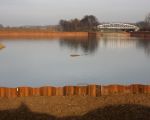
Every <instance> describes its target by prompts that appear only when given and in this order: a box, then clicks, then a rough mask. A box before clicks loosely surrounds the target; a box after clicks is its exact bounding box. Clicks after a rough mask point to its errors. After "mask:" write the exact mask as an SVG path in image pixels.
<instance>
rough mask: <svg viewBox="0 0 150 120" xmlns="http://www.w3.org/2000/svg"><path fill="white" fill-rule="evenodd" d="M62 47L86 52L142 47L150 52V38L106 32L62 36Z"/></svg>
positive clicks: (147, 52) (146, 51)
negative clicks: (99, 49) (87, 35)
mask: <svg viewBox="0 0 150 120" xmlns="http://www.w3.org/2000/svg"><path fill="white" fill-rule="evenodd" d="M59 43H60V46H61V47H69V48H71V49H73V50H78V49H82V50H83V51H84V52H85V53H90V54H92V53H95V52H96V51H97V50H98V48H109V49H112V48H142V49H144V51H145V53H146V54H148V55H149V54H150V40H149V39H145V38H141V37H131V36H130V35H129V34H127V33H104V34H99V35H97V36H95V37H94V36H91V37H76V38H74V37H73V38H72V37H69V38H68V37H67V38H60V41H59Z"/></svg>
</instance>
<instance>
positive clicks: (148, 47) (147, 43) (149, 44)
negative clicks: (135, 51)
mask: <svg viewBox="0 0 150 120" xmlns="http://www.w3.org/2000/svg"><path fill="white" fill-rule="evenodd" d="M136 39H137V47H138V48H142V49H144V50H145V54H147V55H148V56H150V39H142V38H136Z"/></svg>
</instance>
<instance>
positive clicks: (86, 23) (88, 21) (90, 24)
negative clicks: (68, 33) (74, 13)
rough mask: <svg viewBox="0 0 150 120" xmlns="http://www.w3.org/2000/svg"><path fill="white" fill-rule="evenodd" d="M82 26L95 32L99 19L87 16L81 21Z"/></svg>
mask: <svg viewBox="0 0 150 120" xmlns="http://www.w3.org/2000/svg"><path fill="white" fill-rule="evenodd" d="M80 23H81V26H82V27H83V28H84V29H87V30H93V29H94V28H95V27H96V26H97V25H98V24H99V22H98V19H97V18H96V17H95V16H94V15H86V16H84V18H83V19H81V21H80Z"/></svg>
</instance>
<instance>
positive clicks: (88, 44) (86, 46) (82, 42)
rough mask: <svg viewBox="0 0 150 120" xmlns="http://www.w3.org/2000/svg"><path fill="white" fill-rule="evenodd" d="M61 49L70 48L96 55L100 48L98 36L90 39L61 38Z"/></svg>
mask: <svg viewBox="0 0 150 120" xmlns="http://www.w3.org/2000/svg"><path fill="white" fill-rule="evenodd" d="M59 43H60V46H61V47H68V48H70V49H75V50H77V49H82V51H83V52H85V53H90V54H91V53H94V52H96V50H97V48H98V40H97V38H96V36H89V37H74V38H70V37H69V38H68V37H67V38H60V40H59Z"/></svg>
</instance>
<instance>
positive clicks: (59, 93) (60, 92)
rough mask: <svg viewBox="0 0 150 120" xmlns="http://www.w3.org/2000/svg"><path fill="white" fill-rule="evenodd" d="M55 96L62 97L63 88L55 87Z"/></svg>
mask: <svg viewBox="0 0 150 120" xmlns="http://www.w3.org/2000/svg"><path fill="white" fill-rule="evenodd" d="M55 95H56V96H64V89H63V87H56V88H55Z"/></svg>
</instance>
